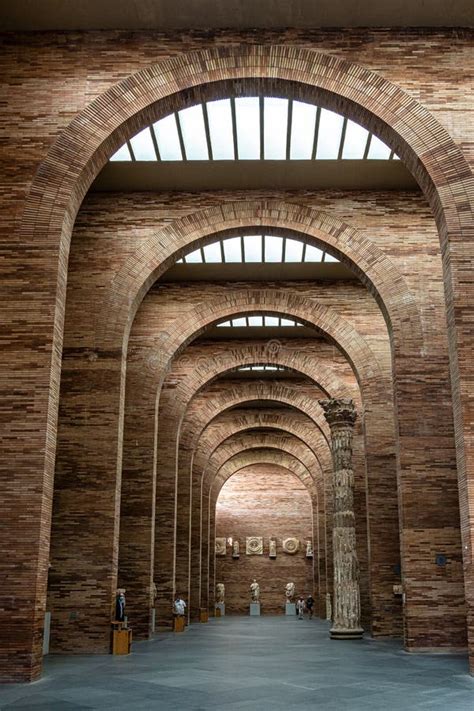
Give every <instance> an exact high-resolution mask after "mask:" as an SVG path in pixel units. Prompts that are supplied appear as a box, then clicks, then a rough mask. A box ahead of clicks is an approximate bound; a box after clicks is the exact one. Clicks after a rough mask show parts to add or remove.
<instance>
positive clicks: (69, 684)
mask: <svg viewBox="0 0 474 711" xmlns="http://www.w3.org/2000/svg"><path fill="white" fill-rule="evenodd" d="M327 630H328V625H327V623H325V622H321V621H319V620H317V621H316V620H313V621H309V620H307V619H306V620H303V621H299V620H296V619H294V618H285V617H261V618H257V619H256V618H254V617H253V618H244V617H234V618H232V617H227V618H223V619H220V620H212V621H211V622H210V623H209V624H207V625H198V624H197V625H192V626H191V627H190V628H189V629H187V630H186V632H185V633H184V634H181V635H173V634H171V633H164V634H161V635H159V636H157V637H156V638H155V639H154V640H153V641H150V642H140V643H136V644H134V651H133V654H132V655H130V656H128V657H112V656H79V657H55V656H50V657H48V658H47V659H46V663H45V668H44V676H43V678H42V679H41V681H38V682H36V683H34V684H29V685H10V686H3V687H0V709H2V711H3V710H4V709H5V710H6V709H15V710H16V711H19V710H21V709H38V710H40V709H44V711H55V710H56V709H61V710H62V709H64V711H68V710H69V709H71V711H77V710H78V709H116V710H117V711H121V710H122V709H123V710H125V709H127V710H128V711H135V710H138V711H139V710H141V709H157V710H158V711H207V710H208V709H209V710H211V709H219V710H221V709H229V711H240V710H242V711H244V710H245V711H267V709H268V710H270V709H271V710H272V711H280V710H281V711H288V710H289V709H291V710H292V709H298V710H300V711H306V709H312V710H314V709H320V710H321V711H326V710H327V711H331V710H332V709H334V710H337V711H344V710H345V709H348V710H350V711H358V710H359V709H364V711H391V710H392V709H393V710H395V709H396V711H407V710H410V711H411V710H415V709H416V710H417V711H418V710H420V711H421V710H422V709H424V710H425V711H436V710H437V709H439V710H440V711H441V709H442V710H443V711H446V710H449V711H474V678H473V677H471V676H469V674H468V668H467V660H466V658H465V657H463V656H452V655H412V654H406V653H405V652H404V651H403V650H402V647H401V645H400V644H399V643H397V642H393V641H374V640H371V639H365V640H363V641H362V642H359V641H349V642H343V641H331V640H329V639H328V634H327Z"/></svg>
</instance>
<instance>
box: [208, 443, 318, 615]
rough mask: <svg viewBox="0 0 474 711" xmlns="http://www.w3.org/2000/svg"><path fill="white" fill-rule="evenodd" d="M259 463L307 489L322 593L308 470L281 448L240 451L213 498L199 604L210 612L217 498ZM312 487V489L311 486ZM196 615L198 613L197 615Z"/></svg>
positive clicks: (315, 522)
mask: <svg viewBox="0 0 474 711" xmlns="http://www.w3.org/2000/svg"><path fill="white" fill-rule="evenodd" d="M260 464H271V465H272V467H275V468H276V469H282V470H283V471H284V472H287V473H288V474H292V475H294V476H296V477H297V478H298V479H299V480H300V481H301V482H302V484H303V485H304V486H305V488H306V490H307V493H308V496H309V499H310V502H311V508H312V514H313V515H312V522H313V525H312V529H313V530H312V538H313V542H314V547H315V558H313V571H312V576H313V584H314V582H315V580H316V581H317V584H318V592H319V591H320V584H321V579H320V577H319V565H318V563H319V558H318V550H317V540H318V538H317V521H316V518H317V517H316V516H315V511H317V507H316V506H315V501H314V498H313V495H312V491H311V488H309V486H310V481H308V477H307V471H306V470H305V467H304V466H303V465H302V464H301V462H299V461H298V460H297V459H295V457H294V456H293V455H292V454H291V453H287V452H284V451H282V450H280V449H278V448H276V449H269V448H266V449H253V450H244V451H241V452H238V453H237V454H235V455H234V456H233V457H232V458H231V459H229V460H228V462H227V465H226V468H225V472H223V476H222V481H221V482H220V485H219V491H216V493H215V495H214V497H213V505H212V510H213V515H212V519H211V523H210V535H209V546H208V551H209V552H208V568H209V571H210V573H209V580H208V582H207V581H204V582H205V586H206V589H205V590H203V591H202V592H203V594H202V598H201V601H200V604H201V605H202V606H204V607H206V606H208V607H209V609H212V608H213V606H214V591H215V587H216V586H215V583H216V580H215V568H216V559H215V555H214V549H215V511H216V502H217V498H218V496H219V493H220V490H221V488H222V486H223V485H224V484H225V483H226V482H227V481H228V480H229V479H231V478H232V476H234V475H235V474H238V473H239V472H241V471H243V470H245V469H247V468H248V467H251V466H255V465H257V466H258V465H260ZM308 485H309V486H308ZM322 599H323V598H322V597H321V596H319V597H318V607H319V602H320V600H322ZM194 615H195V613H194Z"/></svg>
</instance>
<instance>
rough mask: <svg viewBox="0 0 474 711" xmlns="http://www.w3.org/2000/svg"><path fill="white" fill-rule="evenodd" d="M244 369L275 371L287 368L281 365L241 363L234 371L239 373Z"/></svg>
mask: <svg viewBox="0 0 474 711" xmlns="http://www.w3.org/2000/svg"><path fill="white" fill-rule="evenodd" d="M246 370H253V371H262V370H264V371H272V372H275V371H277V370H280V371H281V370H288V368H285V367H284V366H283V365H241V366H240V367H239V368H236V371H238V372H239V373H241V372H242V371H246Z"/></svg>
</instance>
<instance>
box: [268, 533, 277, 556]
mask: <svg viewBox="0 0 474 711" xmlns="http://www.w3.org/2000/svg"><path fill="white" fill-rule="evenodd" d="M268 555H269V556H270V558H276V556H277V542H276V541H275V539H274V538H270V544H269V553H268Z"/></svg>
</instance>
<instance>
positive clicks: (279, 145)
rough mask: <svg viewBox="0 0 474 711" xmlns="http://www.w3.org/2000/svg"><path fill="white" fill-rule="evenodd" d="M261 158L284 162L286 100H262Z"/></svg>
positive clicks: (286, 119) (272, 98)
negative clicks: (262, 131) (262, 130)
mask: <svg viewBox="0 0 474 711" xmlns="http://www.w3.org/2000/svg"><path fill="white" fill-rule="evenodd" d="M263 126H264V134H263V150H264V153H263V157H264V158H265V159H266V160H285V158H286V137H287V130H288V99H276V98H274V97H265V99H264V100H263Z"/></svg>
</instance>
